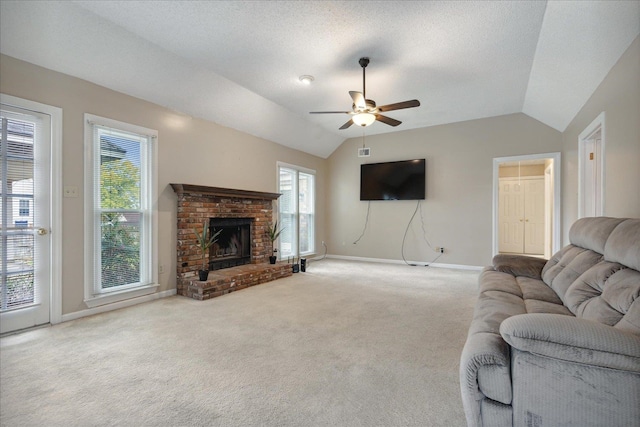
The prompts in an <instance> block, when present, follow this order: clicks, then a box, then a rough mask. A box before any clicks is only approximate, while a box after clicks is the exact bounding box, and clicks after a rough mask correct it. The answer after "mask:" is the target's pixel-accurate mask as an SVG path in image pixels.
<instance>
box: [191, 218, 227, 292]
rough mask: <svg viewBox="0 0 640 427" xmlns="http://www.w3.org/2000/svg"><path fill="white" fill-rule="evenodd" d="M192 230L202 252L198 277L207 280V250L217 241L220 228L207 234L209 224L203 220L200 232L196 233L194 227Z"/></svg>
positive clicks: (220, 231)
mask: <svg viewBox="0 0 640 427" xmlns="http://www.w3.org/2000/svg"><path fill="white" fill-rule="evenodd" d="M193 231H194V232H195V233H196V241H197V246H198V248H200V252H202V270H198V278H199V279H200V280H201V281H205V280H207V278H208V277H209V268H208V266H207V251H208V250H209V248H210V247H211V246H212V245H213V244H214V243H215V242H217V241H218V235H220V233H222V230H218V231H216V232H215V233H213V235H211V236H210V235H209V226H208V225H207V222H206V221H205V223H204V225H203V227H202V233H198V230H196V229H195V228H194V229H193Z"/></svg>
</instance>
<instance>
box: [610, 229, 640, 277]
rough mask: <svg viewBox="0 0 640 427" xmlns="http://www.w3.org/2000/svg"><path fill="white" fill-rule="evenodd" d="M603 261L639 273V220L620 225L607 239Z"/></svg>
mask: <svg viewBox="0 0 640 427" xmlns="http://www.w3.org/2000/svg"><path fill="white" fill-rule="evenodd" d="M602 253H603V254H604V259H606V260H607V261H612V262H618V263H620V264H622V265H625V266H627V267H630V268H633V269H635V270H637V271H640V219H627V220H625V221H623V222H622V223H620V225H618V226H617V227H616V228H615V229H614V230H613V231H612V232H611V236H609V238H608V239H607V243H606V245H605V247H604V251H603V252H602Z"/></svg>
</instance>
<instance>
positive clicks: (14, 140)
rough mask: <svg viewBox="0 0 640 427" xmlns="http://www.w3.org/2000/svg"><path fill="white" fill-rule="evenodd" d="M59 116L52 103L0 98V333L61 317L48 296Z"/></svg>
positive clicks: (55, 257) (54, 273)
mask: <svg viewBox="0 0 640 427" xmlns="http://www.w3.org/2000/svg"><path fill="white" fill-rule="evenodd" d="M24 106H26V107H29V108H22V107H24ZM39 107H43V108H39ZM43 111H44V112H43ZM61 114H62V113H61V111H60V109H57V108H55V107H48V106H44V105H42V104H37V103H34V102H31V101H25V100H21V99H19V98H14V97H9V96H6V95H3V96H2V105H1V110H0V116H1V117H0V118H1V123H2V126H1V133H0V187H1V190H2V191H1V193H0V202H1V205H0V223H1V227H0V240H1V245H0V246H1V250H0V333H7V332H12V331H16V330H20V329H25V328H29V327H33V326H37V325H42V324H47V323H51V322H55V323H57V322H59V321H60V318H61V313H60V308H61V307H60V305H59V303H60V301H59V298H58V295H59V292H55V298H54V299H53V300H52V288H53V285H54V284H55V285H56V291H57V290H58V289H59V288H58V286H59V280H58V279H59V275H58V274H59V272H60V263H59V260H60V255H59V251H55V250H54V245H55V248H56V249H58V246H59V245H60V243H61V239H60V238H59V237H56V238H53V239H52V236H51V230H52V229H53V228H55V227H54V226H53V224H54V222H55V223H56V224H57V222H58V221H59V210H58V209H59V203H58V202H55V201H54V197H55V196H56V195H59V194H60V191H59V187H58V185H57V184H59V182H60V181H59V179H57V178H58V177H57V176H56V177H55V178H54V175H53V174H52V171H54V170H56V171H57V170H58V168H54V167H53V165H54V158H55V159H56V164H57V160H58V159H59V157H58V150H57V148H58V147H59V142H60V141H61V138H60V124H61ZM54 135H55V137H54ZM54 141H55V142H54ZM52 301H53V302H54V303H55V309H54V310H52Z"/></svg>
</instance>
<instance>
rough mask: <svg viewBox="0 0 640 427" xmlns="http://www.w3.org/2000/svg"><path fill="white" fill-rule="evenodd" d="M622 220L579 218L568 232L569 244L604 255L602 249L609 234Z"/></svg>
mask: <svg viewBox="0 0 640 427" xmlns="http://www.w3.org/2000/svg"><path fill="white" fill-rule="evenodd" d="M624 221H625V219H624V218H607V217H604V216H602V217H589V218H580V219H579V220H577V221H576V222H574V223H573V225H572V226H571V229H570V230H569V242H571V244H573V245H575V246H580V247H581V248H585V249H591V250H592V251H595V252H598V253H599V254H604V247H605V244H606V243H607V240H608V239H609V236H610V235H611V232H612V231H613V230H614V229H615V228H616V227H617V226H618V225H619V224H620V223H622V222H624Z"/></svg>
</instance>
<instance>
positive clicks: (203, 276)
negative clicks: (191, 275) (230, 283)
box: [198, 270, 209, 282]
mask: <svg viewBox="0 0 640 427" xmlns="http://www.w3.org/2000/svg"><path fill="white" fill-rule="evenodd" d="M198 278H199V279H200V281H201V282H205V281H206V280H207V279H208V278H209V270H198Z"/></svg>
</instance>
